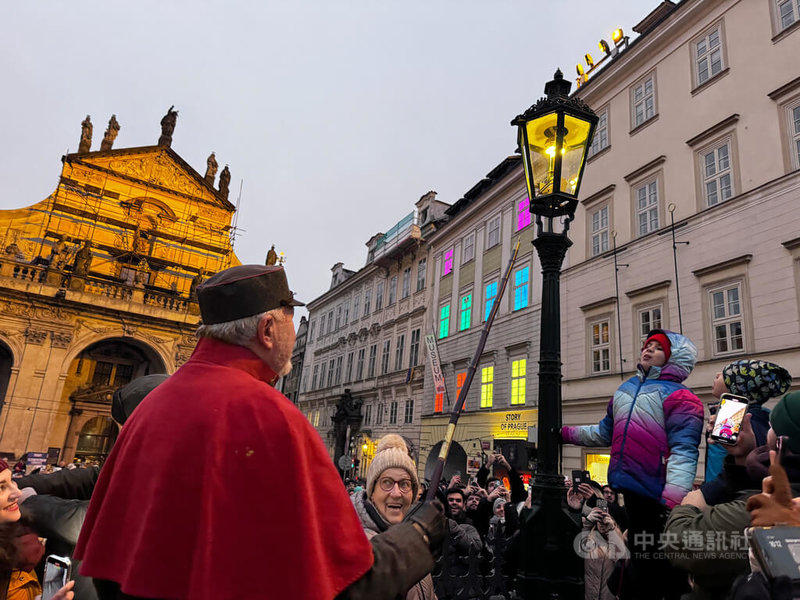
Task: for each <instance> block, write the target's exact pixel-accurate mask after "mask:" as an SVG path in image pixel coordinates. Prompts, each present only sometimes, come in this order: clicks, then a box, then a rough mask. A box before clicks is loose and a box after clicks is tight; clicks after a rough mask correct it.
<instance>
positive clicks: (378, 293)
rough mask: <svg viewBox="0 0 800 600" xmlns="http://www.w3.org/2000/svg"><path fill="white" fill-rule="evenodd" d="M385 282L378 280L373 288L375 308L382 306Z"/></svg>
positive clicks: (378, 308) (379, 308)
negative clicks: (374, 288)
mask: <svg viewBox="0 0 800 600" xmlns="http://www.w3.org/2000/svg"><path fill="white" fill-rule="evenodd" d="M385 285H386V284H385V282H383V281H379V282H378V287H377V289H376V290H375V310H381V309H382V308H383V296H384V295H385V290H384V287H385Z"/></svg>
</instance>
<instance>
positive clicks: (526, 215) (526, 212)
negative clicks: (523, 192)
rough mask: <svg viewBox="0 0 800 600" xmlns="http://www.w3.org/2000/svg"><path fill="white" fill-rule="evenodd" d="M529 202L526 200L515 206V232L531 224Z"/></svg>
mask: <svg viewBox="0 0 800 600" xmlns="http://www.w3.org/2000/svg"><path fill="white" fill-rule="evenodd" d="M530 207H531V201H530V200H529V199H528V198H525V199H524V200H520V201H519V203H518V204H517V231H519V230H520V229H522V228H523V227H527V226H528V225H530V224H531V211H530Z"/></svg>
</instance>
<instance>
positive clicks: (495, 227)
mask: <svg viewBox="0 0 800 600" xmlns="http://www.w3.org/2000/svg"><path fill="white" fill-rule="evenodd" d="M499 243H500V215H497V216H496V217H492V218H491V219H489V221H488V222H487V223H486V249H487V250H488V249H489V248H494V247H495V246H497V245H498V244H499Z"/></svg>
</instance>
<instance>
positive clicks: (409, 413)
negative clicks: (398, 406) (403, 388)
mask: <svg viewBox="0 0 800 600" xmlns="http://www.w3.org/2000/svg"><path fill="white" fill-rule="evenodd" d="M403 412H404V414H403V423H405V424H409V423H413V422H414V399H413V398H408V399H407V400H406V405H405V409H404V411H403Z"/></svg>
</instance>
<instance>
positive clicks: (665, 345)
mask: <svg viewBox="0 0 800 600" xmlns="http://www.w3.org/2000/svg"><path fill="white" fill-rule="evenodd" d="M651 340H653V341H656V342H658V343H659V344H661V349H662V350H663V351H664V361H665V362H667V361H669V357H670V354H672V349H671V347H670V344H669V338H668V337H667V334H666V333H664V332H663V331H661V330H660V329H654V330H653V331H651V332H650V333H649V334H648V335H647V339H646V340H645V341H644V344H642V350H644V348H645V346H647V344H648V343H649V342H650V341H651Z"/></svg>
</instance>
